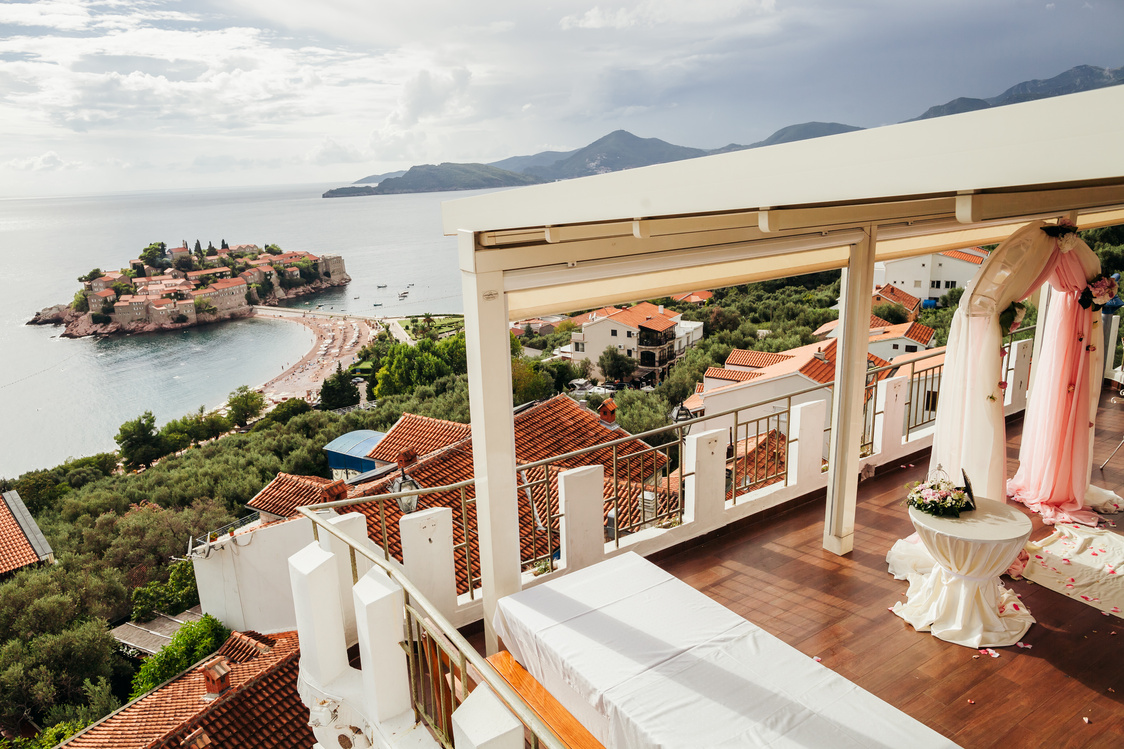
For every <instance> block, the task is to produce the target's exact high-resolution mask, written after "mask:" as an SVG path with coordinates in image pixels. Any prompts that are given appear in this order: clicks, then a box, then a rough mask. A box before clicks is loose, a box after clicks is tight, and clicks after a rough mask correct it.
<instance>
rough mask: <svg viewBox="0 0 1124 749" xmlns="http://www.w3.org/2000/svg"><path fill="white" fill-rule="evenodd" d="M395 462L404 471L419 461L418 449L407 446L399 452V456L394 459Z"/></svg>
mask: <svg viewBox="0 0 1124 749" xmlns="http://www.w3.org/2000/svg"><path fill="white" fill-rule="evenodd" d="M394 462H395V463H397V464H398V467H399V468H401V469H402V470H403V471H404V470H406V469H407V468H409V467H410V466H412V465H413V464H414V463H416V462H418V451H417V450H416V449H415V448H413V447H407V448H406V449H405V450H403V451H402V452H400V453H398V457H397V458H395V459H394Z"/></svg>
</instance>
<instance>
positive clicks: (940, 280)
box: [874, 247, 987, 301]
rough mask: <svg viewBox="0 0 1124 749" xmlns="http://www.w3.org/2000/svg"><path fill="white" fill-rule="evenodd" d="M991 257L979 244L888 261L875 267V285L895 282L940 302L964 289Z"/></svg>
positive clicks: (921, 296)
mask: <svg viewBox="0 0 1124 749" xmlns="http://www.w3.org/2000/svg"><path fill="white" fill-rule="evenodd" d="M985 259H987V251H986V250H983V249H981V248H979V247H965V248H964V249H962V250H946V251H944V252H938V253H935V254H933V255H921V256H919V257H907V258H902V259H900V260H887V261H886V262H882V263H876V264H875V266H874V286H875V288H877V287H879V286H882V285H883V284H893V285H894V286H897V287H898V288H899V289H902V290H904V291H906V292H908V293H910V294H912V295H913V296H916V297H920V298H921V299H931V300H933V301H937V300H938V299H940V298H941V297H942V296H944V295H945V294H947V293H948V292H949V290H950V289H955V288H961V289H962V288H964V287H965V286H967V285H968V281H970V280H971V279H972V276H974V275H976V271H978V270H979V269H980V266H981V265H983V261H984V260H985Z"/></svg>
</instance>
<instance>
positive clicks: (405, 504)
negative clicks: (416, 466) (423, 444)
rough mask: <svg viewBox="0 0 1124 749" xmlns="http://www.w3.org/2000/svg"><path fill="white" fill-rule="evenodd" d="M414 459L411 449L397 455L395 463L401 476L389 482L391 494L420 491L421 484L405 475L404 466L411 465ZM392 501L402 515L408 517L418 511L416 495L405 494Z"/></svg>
mask: <svg viewBox="0 0 1124 749" xmlns="http://www.w3.org/2000/svg"><path fill="white" fill-rule="evenodd" d="M416 459H417V453H416V452H415V451H414V450H413V449H407V450H403V451H402V452H400V453H398V458H397V460H396V462H397V463H398V470H399V471H401V472H402V474H401V475H400V476H399V477H398V478H396V479H394V481H392V482H391V484H390V492H391V494H398V493H400V492H417V491H419V490H420V489H421V484H419V483H418V482H417V479H415V478H413V477H412V476H410V474H408V473H406V466H408V465H411V464H413V462H414V461H415V460H416ZM394 499H395V501H396V502H397V503H398V509H399V510H401V511H402V514H403V515H409V514H410V513H411V512H414V511H415V510H417V509H418V495H417V494H407V495H406V496H404V497H395V498H394Z"/></svg>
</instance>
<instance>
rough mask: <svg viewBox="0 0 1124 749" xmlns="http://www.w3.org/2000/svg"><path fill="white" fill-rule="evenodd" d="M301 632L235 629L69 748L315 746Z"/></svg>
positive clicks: (69, 743)
mask: <svg viewBox="0 0 1124 749" xmlns="http://www.w3.org/2000/svg"><path fill="white" fill-rule="evenodd" d="M299 659H300V646H299V643H298V640H297V633H296V632H277V633H274V634H271V635H267V634H259V633H257V632H234V633H233V634H231V635H230V638H229V639H228V640H227V641H226V643H225V644H223V646H222V647H221V648H219V650H218V652H216V653H215V654H214V655H213V656H208V657H207V658H206V659H205V660H204V661H202V662H200V663H197V664H195V665H194V666H192V667H191V668H190V669H188V670H187V671H184V672H183V673H182V674H180V675H179V676H176V677H175V678H174V679H171V680H170V681H168V682H167V683H165V684H162V685H160V686H159V687H157V688H156V689H153V690H152V691H151V692H148V693H147V694H144V695H142V696H141V697H138V698H137V699H135V700H133V701H132V702H130V703H129V704H127V705H125V706H124V707H122V708H121V709H119V710H117V711H115V712H113V713H110V714H109V715H107V716H106V717H104V718H102V719H101V720H99V721H98V722H97V723H94V724H93V725H91V726H89V727H88V728H86V729H85V730H83V731H80V732H79V733H77V734H75V735H74V736H72V737H71V738H70V739H68V740H66V741H64V742H63V743H62V744H61V745H60V746H63V747H68V749H86V748H87V747H89V748H90V749H93V748H95V747H96V748H97V749H205V747H214V748H216V749H217V748H218V747H263V749H264V748H265V747H275V748H276V749H296V748H298V747H309V748H311V747H312V746H313V744H315V743H316V739H315V737H314V736H313V733H312V729H311V728H310V727H309V717H310V716H309V709H308V707H307V706H305V704H304V703H303V702H302V701H301V697H300V694H299V692H298V674H299V664H300V660H299Z"/></svg>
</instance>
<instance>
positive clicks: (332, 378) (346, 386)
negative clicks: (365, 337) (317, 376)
mask: <svg viewBox="0 0 1124 749" xmlns="http://www.w3.org/2000/svg"><path fill="white" fill-rule="evenodd" d="M357 403H359V388H357V387H355V383H353V382H352V381H351V375H349V374H348V373H347V372H344V371H343V367H341V366H340V365H339V363H338V362H337V363H336V371H335V372H334V373H333V374H331V375H329V376H328V378H327V379H325V380H324V384H323V386H321V388H320V407H321V408H323V409H324V410H326V411H332V410H335V409H337V408H344V407H346V406H354V405H356V404H357Z"/></svg>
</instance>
